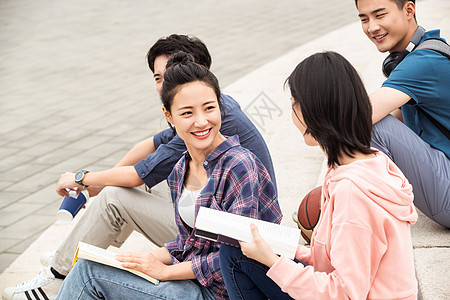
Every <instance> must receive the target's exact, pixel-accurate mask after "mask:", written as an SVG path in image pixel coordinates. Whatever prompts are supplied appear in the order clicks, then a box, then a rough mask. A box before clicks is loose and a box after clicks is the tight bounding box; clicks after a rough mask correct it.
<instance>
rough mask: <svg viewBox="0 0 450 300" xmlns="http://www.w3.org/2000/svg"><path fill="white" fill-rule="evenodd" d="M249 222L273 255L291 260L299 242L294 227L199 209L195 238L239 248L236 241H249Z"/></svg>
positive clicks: (250, 237)
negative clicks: (256, 229) (255, 227)
mask: <svg viewBox="0 0 450 300" xmlns="http://www.w3.org/2000/svg"><path fill="white" fill-rule="evenodd" d="M251 223H254V224H255V225H256V226H257V227H258V230H259V233H260V234H261V236H262V237H263V239H264V240H265V241H266V242H267V243H268V244H269V245H270V247H271V248H272V250H273V251H274V252H275V253H276V254H278V255H283V256H286V257H288V258H290V259H294V256H295V252H296V251H297V247H298V242H299V240H300V230H299V229H297V228H291V227H287V226H283V225H279V224H275V223H270V222H267V221H263V220H257V219H253V218H249V217H244V216H240V215H235V214H232V213H228V212H225V211H220V210H215V209H211V208H207V207H200V210H199V212H198V215H197V219H196V221H195V235H196V236H198V237H202V238H205V239H208V240H212V241H216V242H220V243H226V244H229V245H233V246H237V247H239V243H238V241H243V242H251V241H252V240H253V236H252V233H251V231H250V224H251Z"/></svg>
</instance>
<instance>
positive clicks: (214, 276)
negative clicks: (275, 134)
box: [165, 136, 282, 299]
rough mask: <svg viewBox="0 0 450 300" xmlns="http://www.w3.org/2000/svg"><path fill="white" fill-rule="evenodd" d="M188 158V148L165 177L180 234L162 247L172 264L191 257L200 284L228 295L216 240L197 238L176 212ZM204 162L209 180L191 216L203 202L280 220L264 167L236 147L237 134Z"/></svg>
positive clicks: (225, 208) (220, 295)
mask: <svg viewBox="0 0 450 300" xmlns="http://www.w3.org/2000/svg"><path fill="white" fill-rule="evenodd" d="M189 160H190V158H189V154H188V153H187V152H186V153H185V155H184V156H183V157H182V158H181V159H180V160H179V162H178V163H177V164H176V165H175V167H174V169H173V171H172V173H171V174H170V176H169V178H168V183H169V187H170V191H171V194H172V202H173V205H174V209H175V220H176V224H177V227H178V235H177V238H176V240H174V241H171V242H168V243H166V244H165V247H166V248H167V249H168V251H169V253H170V255H171V257H172V261H173V263H174V264H175V263H180V262H184V261H191V262H192V270H193V271H194V274H195V277H196V279H197V280H198V282H199V283H200V284H201V285H203V286H212V287H213V289H214V291H215V292H216V294H217V298H218V299H227V298H228V295H227V292H226V288H225V283H224V281H223V276H222V272H221V271H220V263H219V247H220V243H216V242H213V241H210V240H206V239H203V238H199V237H196V236H195V235H194V232H193V230H192V228H190V227H189V226H187V225H186V224H185V223H184V222H183V221H182V220H181V217H180V214H179V212H178V200H179V197H180V195H181V192H182V189H183V183H184V176H185V174H186V171H187V165H188V163H189ZM203 166H204V168H205V169H206V174H207V178H208V180H207V183H206V185H205V186H204V188H203V189H202V191H201V193H200V195H199V197H198V198H197V201H196V204H195V216H197V214H198V210H199V208H200V206H205V207H210V208H214V209H217V210H223V211H228V212H231V213H235V214H239V215H244V216H249V217H252V218H258V219H262V220H265V221H269V222H275V223H280V222H281V219H282V213H281V209H280V206H279V203H278V200H277V194H276V191H275V188H274V186H273V184H272V182H271V179H270V176H269V174H268V172H267V170H266V169H265V167H264V166H263V165H262V163H261V161H260V160H259V159H258V158H257V157H256V156H255V155H254V154H253V153H251V152H250V151H248V150H247V149H245V148H243V147H241V146H240V144H239V139H238V137H237V136H233V137H230V138H228V139H227V140H225V141H224V142H222V143H221V144H220V145H219V146H218V147H217V148H216V149H214V150H213V151H212V152H211V153H210V154H209V155H208V156H207V157H206V160H205V161H204V163H203Z"/></svg>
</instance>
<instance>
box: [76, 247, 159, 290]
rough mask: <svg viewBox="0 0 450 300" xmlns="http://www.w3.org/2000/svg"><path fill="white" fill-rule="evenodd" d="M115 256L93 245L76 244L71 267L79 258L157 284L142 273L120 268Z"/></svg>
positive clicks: (113, 253) (111, 252) (156, 281)
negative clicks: (124, 271) (129, 273)
mask: <svg viewBox="0 0 450 300" xmlns="http://www.w3.org/2000/svg"><path fill="white" fill-rule="evenodd" d="M116 255H117V253H115V252H113V251H109V250H105V249H102V248H99V247H96V246H93V245H89V244H86V243H83V242H79V243H78V249H77V252H76V253H75V257H74V259H73V263H72V266H73V265H74V264H75V263H76V262H77V260H78V259H79V258H84V259H87V260H92V261H95V262H98V263H101V264H104V265H108V266H111V267H114V268H118V269H122V270H126V271H128V272H131V273H133V274H136V275H138V276H141V277H142V278H145V279H147V280H148V281H150V282H151V283H153V284H155V285H158V284H159V280H157V279H155V278H153V277H150V276H148V275H147V274H145V273H142V272H141V271H137V270H133V269H127V268H124V267H122V265H121V262H120V261H118V260H117V259H115V256H116Z"/></svg>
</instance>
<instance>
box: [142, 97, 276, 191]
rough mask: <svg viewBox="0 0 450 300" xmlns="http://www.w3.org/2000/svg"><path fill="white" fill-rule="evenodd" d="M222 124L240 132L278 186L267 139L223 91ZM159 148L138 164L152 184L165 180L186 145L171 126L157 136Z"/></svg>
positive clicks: (225, 128) (227, 133) (224, 131)
mask: <svg viewBox="0 0 450 300" xmlns="http://www.w3.org/2000/svg"><path fill="white" fill-rule="evenodd" d="M220 100H221V103H222V109H221V114H222V125H221V128H220V132H221V133H222V134H223V135H224V136H233V135H236V134H237V135H239V140H240V142H241V144H242V146H243V147H245V148H247V149H249V150H250V151H251V152H253V153H254V154H255V155H256V156H257V157H258V158H259V159H260V160H261V162H262V163H263V164H264V166H265V167H266V169H267V170H268V172H269V174H270V177H271V179H272V182H273V185H274V187H275V189H276V180H275V172H274V170H273V164H272V159H271V157H270V153H269V149H268V148H267V145H266V142H265V141H264V139H263V137H262V136H261V134H260V133H259V131H258V129H257V128H256V127H255V125H253V123H252V122H251V121H250V119H249V118H248V117H247V116H246V115H245V113H244V112H243V111H242V110H241V107H240V106H239V104H238V103H237V102H236V101H235V100H234V99H233V98H231V97H230V96H227V95H222V96H221V99H220ZM153 142H154V145H155V147H156V151H155V152H154V153H152V154H150V155H149V156H148V157H147V158H145V159H143V160H141V161H140V162H138V163H137V164H135V165H134V168H135V169H136V172H137V173H138V175H139V177H140V178H141V179H142V181H144V182H145V184H146V185H147V186H148V187H150V188H151V187H153V186H154V185H155V184H158V183H160V182H161V181H163V180H165V179H166V178H167V177H168V176H169V174H170V172H171V171H172V169H173V166H174V165H175V164H176V163H177V161H178V160H179V159H180V157H181V156H182V155H183V153H184V152H185V151H186V146H185V144H184V142H183V140H182V139H181V138H180V137H179V136H178V135H176V134H175V133H174V132H173V131H172V129H170V128H168V129H166V130H164V131H161V132H160V133H158V134H156V135H155V136H154V137H153Z"/></svg>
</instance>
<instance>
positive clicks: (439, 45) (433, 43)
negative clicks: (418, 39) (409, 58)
mask: <svg viewBox="0 0 450 300" xmlns="http://www.w3.org/2000/svg"><path fill="white" fill-rule="evenodd" d="M418 49H430V50H433V51H436V52H438V53H440V54H442V55H444V56H445V57H447V58H448V59H450V46H449V45H448V44H447V43H446V42H444V41H443V40H440V39H434V38H432V39H428V40H425V41H423V42H422V43H420V44H419V45H418V46H417V47H416V48H415V49H414V50H418Z"/></svg>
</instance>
